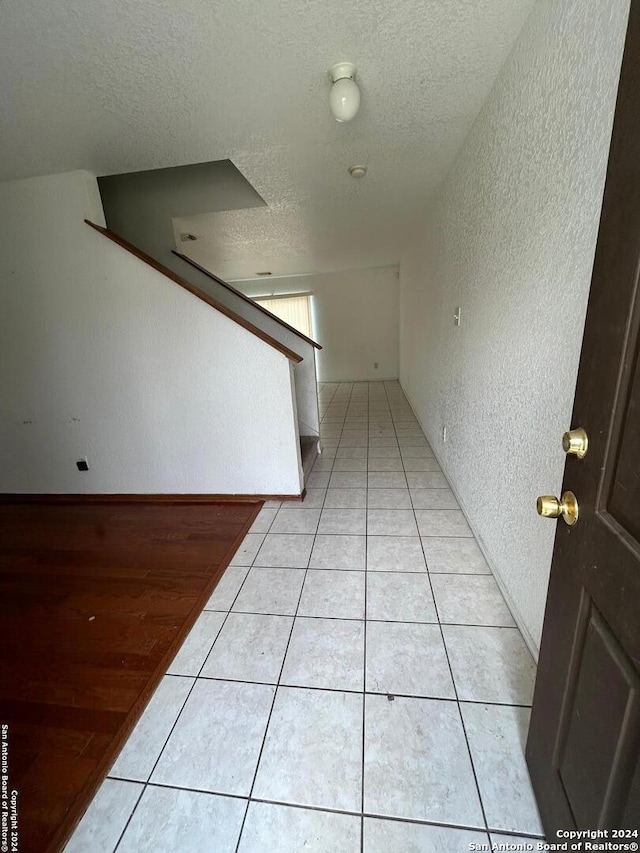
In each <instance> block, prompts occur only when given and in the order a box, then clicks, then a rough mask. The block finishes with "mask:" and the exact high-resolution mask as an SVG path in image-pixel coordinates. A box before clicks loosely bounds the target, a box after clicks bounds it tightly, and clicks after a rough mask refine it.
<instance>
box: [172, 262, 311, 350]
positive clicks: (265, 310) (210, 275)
mask: <svg viewBox="0 0 640 853" xmlns="http://www.w3.org/2000/svg"><path fill="white" fill-rule="evenodd" d="M171 251H172V252H173V254H174V255H176V256H177V257H178V258H180V259H181V260H183V261H185V262H186V263H188V264H191V266H192V267H195V269H197V270H199V271H200V272H201V273H204V275H206V276H208V278H211V279H213V281H217V282H218V284H221V285H222V286H223V287H226V289H227V290H230V291H231V293H235V295H236V296H239V297H240V299H242V300H244V301H245V302H249V303H250V304H251V305H253V307H254V308H257V309H258V311H262V313H263V314H266V315H267V317H271V319H272V320H275V321H276V323H279V324H280V325H281V326H284V328H285V329H288V330H289V331H290V332H293V333H294V335H297V336H298V337H299V338H302V340H303V341H306V342H307V343H308V344H311V346H312V347H315V348H316V349H322V347H321V346H320V344H319V343H317V342H316V341H314V340H312V339H311V338H308V337H307V336H306V335H303V334H302V332H300V331H298V329H296V328H294V327H293V326H290V325H289V324H288V323H286V322H285V321H284V320H281V319H280V317H278V316H277V315H276V314H272V312H271V311H269V309H268V308H265V307H264V306H263V305H259V304H258V303H257V302H256V301H255V300H254V299H252V298H251V297H250V296H247V295H246V294H245V293H243V292H242V291H241V290H238V289H237V287H233V286H232V285H231V284H229V282H228V281H224V279H221V278H218V276H217V275H214V274H213V273H212V272H209V270H208V269H206V268H205V267H203V266H200V264H199V263H198V262H197V261H194V260H193V259H192V258H190V257H188V256H187V255H183V254H182V252H178V251H176V249H172V250H171ZM282 295H283V296H286V294H282Z"/></svg>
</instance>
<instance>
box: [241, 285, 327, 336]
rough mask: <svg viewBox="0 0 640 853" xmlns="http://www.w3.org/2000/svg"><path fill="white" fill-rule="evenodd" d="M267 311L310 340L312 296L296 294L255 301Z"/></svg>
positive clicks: (260, 298)
mask: <svg viewBox="0 0 640 853" xmlns="http://www.w3.org/2000/svg"><path fill="white" fill-rule="evenodd" d="M255 301H256V302H258V303H259V304H260V305H262V307H263V308H266V309H267V311H271V313H272V314H275V315H276V317H279V318H280V319H281V320H284V322H285V323H288V324H289V325H290V326H293V328H294V329H297V330H298V331H299V332H302V334H303V335H306V336H307V337H308V338H311V337H313V336H312V334H311V302H310V294H308V293H303V294H295V295H293V296H271V297H259V298H257V299H256V300H255Z"/></svg>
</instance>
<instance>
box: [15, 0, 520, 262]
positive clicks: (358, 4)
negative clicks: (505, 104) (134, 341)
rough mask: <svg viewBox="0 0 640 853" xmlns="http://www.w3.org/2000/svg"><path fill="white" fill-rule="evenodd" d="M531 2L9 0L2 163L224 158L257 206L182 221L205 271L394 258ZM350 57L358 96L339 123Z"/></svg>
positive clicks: (109, 164)
mask: <svg viewBox="0 0 640 853" xmlns="http://www.w3.org/2000/svg"><path fill="white" fill-rule="evenodd" d="M531 5H532V0H384V2H383V0H352V2H350V3H345V2H339V0H304V1H303V0H251V2H249V0H219V2H214V0H180V2H175V0H171V2H169V0H110V2H106V3H105V2H104V0H100V2H98V0H29V2H27V3H25V2H24V0H3V2H1V3H0V80H1V81H2V85H1V86H0V118H1V122H2V126H1V130H0V146H1V152H2V156H1V157H0V180H6V179H11V178H17V177H26V176H29V175H39V174H46V173H50V172H61V171H66V170H71V169H80V168H84V169H88V170H90V171H92V172H94V173H95V174H98V175H106V174H114V173H121V172H125V171H136V170H143V169H154V168H162V167H168V166H176V165H182V164H187V163H199V162H206V161H210V160H220V159H224V158H230V159H231V160H232V161H233V162H234V163H235V164H236V166H237V167H238V168H239V169H240V171H241V172H242V173H243V174H244V175H245V176H246V177H247V179H248V180H249V181H250V182H251V184H252V185H253V186H254V187H255V189H256V190H257V191H258V193H260V195H261V196H262V197H263V198H264V199H265V201H266V202H267V205H268V207H266V208H252V209H248V210H246V211H229V212H224V213H216V214H212V215H210V216H206V215H204V216H200V217H196V218H194V219H193V220H192V219H191V218H190V219H189V220H187V222H186V223H184V222H177V223H176V225H177V227H178V229H179V230H190V231H194V232H195V233H198V235H199V237H200V238H201V239H200V240H199V241H198V243H194V244H192V247H190V250H191V251H192V253H193V255H194V257H197V259H198V260H200V261H201V262H203V263H205V264H207V265H208V266H210V267H211V268H213V269H214V270H215V271H216V272H218V273H219V274H221V275H223V276H226V277H228V278H241V277H245V276H246V277H250V276H252V275H253V274H254V273H255V271H256V270H263V269H271V270H272V271H273V272H274V274H276V273H295V272H312V271H321V270H329V269H338V268H341V267H342V268H344V267H355V266H371V265H375V264H387V263H394V262H396V261H397V260H398V257H399V248H400V246H401V245H402V243H403V241H404V235H405V233H406V229H407V227H408V226H409V224H410V223H411V221H412V220H413V219H414V218H415V216H416V215H417V214H418V213H419V212H420V211H421V210H422V209H424V207H425V205H426V204H427V202H428V199H429V195H430V194H431V193H432V192H433V190H434V188H435V187H436V186H437V185H438V183H439V182H440V181H441V180H442V178H443V177H444V175H445V173H446V171H447V169H448V168H449V166H450V165H451V163H452V160H453V157H454V155H455V152H456V150H457V148H458V147H459V145H460V143H461V142H462V140H463V139H464V137H465V136H466V134H467V132H468V131H469V128H470V126H471V124H472V122H473V120H474V118H475V116H476V115H477V113H478V111H479V109H480V107H481V105H482V103H483V101H484V99H485V97H486V95H487V93H488V91H489V89H490V87H491V85H492V83H493V81H494V79H495V77H496V74H497V72H498V70H499V68H500V66H501V65H502V63H503V61H504V59H505V58H506V55H507V53H508V52H509V50H510V48H511V45H512V44H513V42H514V40H515V37H516V35H517V34H518V32H519V30H520V29H521V27H522V24H523V22H524V19H525V17H526V14H527V13H528V11H529V8H530V6H531ZM344 59H349V60H352V61H354V62H355V63H356V64H357V66H358V82H359V85H360V88H361V91H362V106H361V109H360V113H359V114H358V115H357V116H356V118H355V119H354V120H353V121H352V122H351V123H349V124H338V123H337V122H335V121H334V120H333V118H332V116H331V114H330V112H329V107H328V93H329V86H330V84H329V80H328V77H327V75H326V71H327V69H328V68H329V67H330V66H331V65H332V64H333V63H335V62H337V61H340V60H344ZM354 163H365V164H367V166H368V167H369V173H368V174H367V176H366V178H365V179H364V180H362V181H360V182H358V181H355V180H353V179H352V178H350V177H349V176H348V175H347V169H348V167H349V166H351V165H352V164H354ZM196 247H197V248H196Z"/></svg>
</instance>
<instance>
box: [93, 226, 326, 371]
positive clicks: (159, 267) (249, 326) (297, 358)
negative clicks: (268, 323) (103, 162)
mask: <svg viewBox="0 0 640 853" xmlns="http://www.w3.org/2000/svg"><path fill="white" fill-rule="evenodd" d="M85 222H86V223H87V225H89V226H90V227H91V228H93V229H95V230H96V231H98V232H99V233H100V234H102V235H103V236H105V237H107V238H108V239H109V240H111V241H112V242H114V243H117V244H118V246H121V247H122V248H123V249H125V251H127V252H129V253H130V254H131V255H134V256H135V257H136V258H138V260H140V261H142V262H143V263H145V264H147V266H150V267H153V269H155V270H156V271H157V272H159V273H161V274H162V275H163V276H165V278H169V279H171V281H173V282H175V283H176V284H178V285H179V286H180V287H182V288H184V289H185V290H188V291H189V293H191V294H192V295H193V296H196V297H197V298H198V299H201V300H202V302H206V303H207V305H210V306H211V308H215V310H216V311H219V312H220V313H221V314H224V315H225V317H228V318H229V319H230V320H233V322H234V323H237V324H238V325H239V326H242V328H243V329H246V330H247V331H248V332H251V334H252V335H255V336H256V337H257V338H260V339H261V340H262V341H264V342H265V343H266V344H269V346H271V347H273V348H274V349H276V350H278V352H281V353H282V355H285V356H286V357H287V358H288V359H290V360H291V361H293V362H295V363H296V364H299V363H300V362H301V361H302V356H301V355H298V353H296V352H294V351H293V350H292V349H289V347H287V346H285V345H284V344H281V343H280V341H278V340H276V339H275V338H273V337H272V336H271V335H269V334H267V332H263V331H262V329H259V328H258V327H257V326H254V325H253V323H251V322H249V320H245V319H244V317H241V316H240V315H239V314H236V313H235V311H232V310H231V309H230V308H227V306H226V305H223V304H222V302H218V301H217V300H216V299H214V298H213V297H212V296H209V294H208V293H205V291H204V290H201V289H200V288H199V287H196V286H195V285H193V284H191V282H189V281H187V280H186V279H185V278H182V277H181V276H179V275H178V274H177V273H175V272H173V270H170V269H169V268H168V267H165V266H164V265H163V264H161V263H159V262H158V261H156V260H155V258H152V257H151V256H150V255H147V254H146V253H145V252H143V251H142V250H141V249H138V248H137V247H136V246H134V245H133V244H131V243H129V242H127V241H126V240H125V239H124V238H123V237H120V236H119V235H118V234H116V233H115V232H114V231H110V230H109V229H108V228H103V227H102V226H101V225H96V224H95V222H91V220H89V219H85ZM176 254H177V253H176ZM203 272H204V270H203ZM211 277H212V278H215V276H211ZM216 281H218V279H216ZM220 283H221V284H224V282H220ZM227 287H228V285H227ZM267 314H270V316H273V315H271V313H270V312H269V311H267ZM284 325H287V324H286V323H285V324H284ZM292 331H295V329H292ZM297 334H299V335H300V333H299V332H298V333H297ZM300 337H303V338H304V335H300ZM305 340H308V338H305ZM310 343H313V341H310ZM315 346H317V344H315Z"/></svg>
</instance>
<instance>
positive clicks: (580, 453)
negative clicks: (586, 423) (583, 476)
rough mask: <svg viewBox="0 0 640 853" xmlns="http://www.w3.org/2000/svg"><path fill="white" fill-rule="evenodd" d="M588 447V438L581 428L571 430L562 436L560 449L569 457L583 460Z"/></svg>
mask: <svg viewBox="0 0 640 853" xmlns="http://www.w3.org/2000/svg"><path fill="white" fill-rule="evenodd" d="M588 447H589V437H588V436H587V433H586V432H585V430H583V429H582V427H577V429H571V430H569V432H565V434H564V435H563V436H562V449H563V450H564V452H565V453H566V454H568V455H570V456H577V457H578V459H584V457H585V456H586V455H587V449H588Z"/></svg>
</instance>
